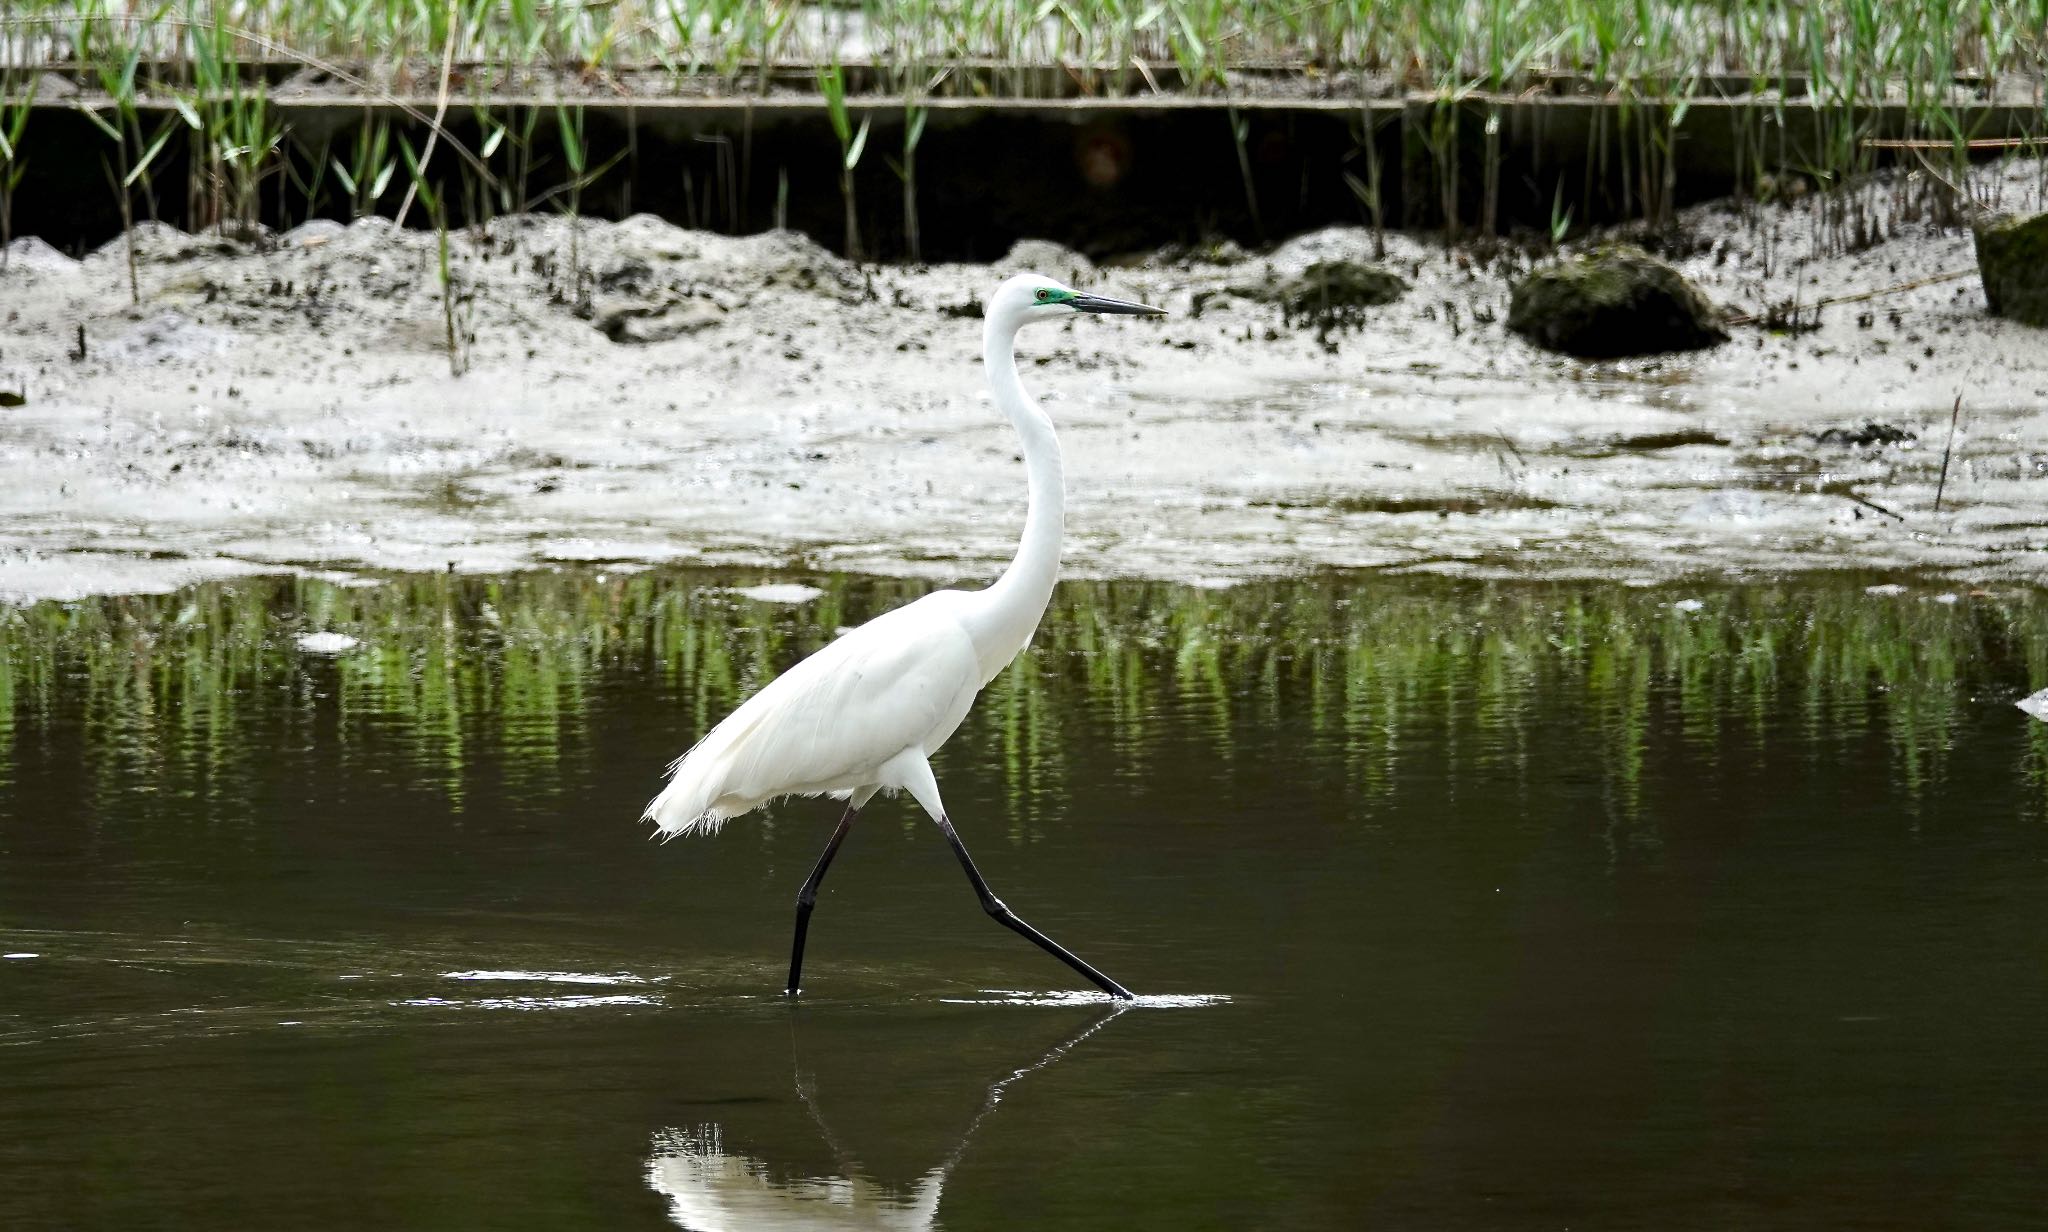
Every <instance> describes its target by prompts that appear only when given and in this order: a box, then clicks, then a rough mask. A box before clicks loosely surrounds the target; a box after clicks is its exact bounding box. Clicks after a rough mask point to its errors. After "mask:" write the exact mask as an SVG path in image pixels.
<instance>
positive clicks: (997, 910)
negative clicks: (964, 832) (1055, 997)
mask: <svg viewBox="0 0 2048 1232" xmlns="http://www.w3.org/2000/svg"><path fill="white" fill-rule="evenodd" d="M939 829H941V830H944V831H945V832H946V841H947V842H949V843H951V844H953V854H954V855H956V856H959V857H960V867H961V868H964V869H966V870H967V880H969V881H971V882H973V883H974V893H975V895H976V896H977V897H979V898H980V899H981V909H982V910H983V911H986V912H988V913H989V914H990V915H992V916H994V917H995V920H996V923H998V924H1000V925H1002V926H1003V927H1004V928H1007V929H1009V930H1010V931H1011V932H1013V933H1018V934H1020V935H1021V936H1023V937H1025V938H1026V939H1028V940H1029V941H1030V942H1031V944H1033V945H1035V946H1037V947H1038V948H1039V949H1041V950H1044V951H1045V952H1046V953H1048V954H1050V955H1052V956H1053V957H1054V958H1057V959H1059V960H1060V961H1061V962H1063V963H1065V964H1067V965H1068V966H1069V967H1072V968H1073V969H1074V970H1076V971H1078V972H1080V973H1081V974H1082V975H1084V976H1086V977H1087V978H1088V982H1089V983H1091V984H1093V985H1095V986H1096V987H1097V988H1100V989H1101V990H1102V991H1104V992H1106V993H1108V994H1109V995H1110V996H1112V997H1117V998H1120V999H1123V1000H1126V1001H1128V1000H1131V999H1132V997H1131V990H1130V989H1128V988H1125V987H1124V986H1123V985H1122V984H1119V983H1117V982H1116V981H1115V980H1113V979H1110V978H1109V977H1108V976H1106V975H1104V974H1102V972H1100V971H1097V970H1096V969H1095V968H1093V967H1091V966H1089V965H1088V964H1087V963H1085V962H1082V961H1081V958H1080V956H1079V955H1077V954H1075V953H1074V952H1073V951H1071V950H1069V949H1067V948H1066V947H1065V946H1063V945H1061V944H1060V943H1059V942H1057V941H1054V940H1053V939H1052V938H1051V937H1048V936H1046V935H1045V934H1044V933H1042V932H1039V931H1038V930H1037V929H1035V928H1033V927H1031V926H1030V925H1029V924H1026V923H1025V922H1024V921H1022V920H1020V919H1018V918H1017V915H1016V913H1015V912H1013V911H1011V910H1010V909H1009V908H1008V907H1006V906H1004V905H1003V900H1002V899H1000V898H997V897H996V896H995V892H994V891H992V890H990V889H989V888H988V882H986V881H983V880H982V879H981V870H980V869H978V868H976V867H974V857H973V856H970V855H968V854H967V844H965V843H963V842H961V841H960V835H959V834H958V833H956V832H955V831H954V829H953V823H952V822H951V821H949V820H947V819H946V818H944V817H941V818H939Z"/></svg>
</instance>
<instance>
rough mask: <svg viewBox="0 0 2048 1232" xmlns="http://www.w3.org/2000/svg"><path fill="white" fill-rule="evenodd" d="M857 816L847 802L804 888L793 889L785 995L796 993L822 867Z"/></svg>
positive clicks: (828, 861) (858, 811)
mask: <svg viewBox="0 0 2048 1232" xmlns="http://www.w3.org/2000/svg"><path fill="white" fill-rule="evenodd" d="M858 816H860V810H859V809H857V808H854V807H852V806H848V808H847V810H846V814H845V815H844V816H842V817H841V818H840V819H839V828H838V829H836V830H834V831H832V841H831V842H828V843H826V844H825V854H824V855H821V856H819V857H818V866H817V867H816V868H814V869H812V870H811V875H810V877H809V878H808V879H807V880H806V881H805V882H804V888H803V889H801V890H798V891H797V892H796V941H795V942H794V943H793V944H792V945H791V946H790V950H789V995H790V996H792V997H794V996H795V995H796V987H797V977H798V976H800V975H802V974H803V971H804V935H805V934H806V933H808V932H810V930H811V909H812V908H813V907H816V906H817V905H818V883H819V882H821V881H823V880H825V870H826V869H828V868H831V867H832V857H833V856H836V855H838V854H839V844H841V843H843V842H845V841H846V832H847V831H848V830H851V829H852V828H853V819H854V818H856V817H858Z"/></svg>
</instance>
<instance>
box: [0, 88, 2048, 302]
mask: <svg viewBox="0 0 2048 1232" xmlns="http://www.w3.org/2000/svg"><path fill="white" fill-rule="evenodd" d="M267 105H268V107H269V108H270V109H271V111H272V112H273V113H274V114H275V115H276V117H277V118H278V120H279V121H280V122H281V123H282V124H283V126H284V129H285V132H286V134H287V135H286V139H285V141H284V149H285V154H284V157H285V158H286V159H287V160H289V164H290V165H289V167H288V168H286V167H276V168H273V169H272V170H271V171H270V173H268V174H267V176H266V178H265V180H264V183H263V185H262V186H261V188H260V189H259V192H258V200H259V205H258V212H259V213H260V215H261V218H262V221H264V222H265V223H266V224H268V225H270V226H272V227H278V228H282V227H288V226H292V225H296V224H297V223H299V222H303V221H305V220H306V219H307V218H309V217H327V218H345V217H347V214H348V209H349V202H348V193H347V192H346V191H345V190H344V189H343V187H342V186H341V184H340V183H339V182H338V179H337V177H336V176H335V175H334V174H333V173H332V171H331V167H332V165H333V162H334V161H335V160H340V161H342V162H346V161H347V160H348V158H349V152H350V151H351V149H352V148H353V147H354V144H355V142H356V139H357V136H358V134H359V133H360V132H362V130H363V129H364V126H365V125H377V124H388V125H389V126H390V132H391V144H390V149H391V150H392V151H393V154H392V157H393V159H395V158H396V153H395V152H396V150H397V149H398V144H399V139H400V138H403V139H405V140H406V141H408V142H410V143H411V145H412V146H413V147H414V148H416V149H418V148H423V147H424V146H425V144H426V139H427V136H428V125H427V124H426V123H424V122H423V120H422V118H420V117H423V116H425V115H426V114H428V113H431V112H432V110H433V106H434V104H433V100H431V99H417V100H414V106H413V113H414V114H413V115H412V116H408V114H407V112H406V110H404V109H401V108H399V107H397V106H395V105H385V104H374V105H367V104H364V103H362V102H360V101H354V100H350V99H347V98H321V99H311V100H291V99H272V100H270V101H269V102H268V104H267ZM577 106H578V108H579V109H580V114H581V117H582V125H583V146H584V149H583V156H582V164H583V166H585V167H586V168H588V169H592V170H596V169H603V171H602V174H600V175H596V176H595V177H594V179H593V180H592V182H590V183H589V184H588V186H587V187H585V188H584V189H583V190H582V192H581V193H580V199H579V200H578V201H577V202H576V208H577V209H578V210H579V211H580V212H582V213H583V214H585V215H588V216H592V217H604V218H622V217H625V216H627V215H629V214H633V213H636V212H646V213H653V214H657V215H660V216H661V217H663V218H665V219H667V220H669V221H671V222H674V223H677V224H680V225H684V226H689V227H693V228H703V229H708V230H716V231H723V232H729V233H752V232H758V231H762V230H766V229H768V228H770V227H774V226H777V225H780V226H785V227H788V228H790V229H793V230H797V231H800V232H803V233H805V234H807V235H810V236H812V237H813V238H815V239H817V240H819V241H820V242H822V243H824V244H827V245H828V246H830V247H832V248H833V249H835V250H836V251H841V252H844V251H845V250H846V247H847V245H846V234H845V205H844V202H843V198H842V195H841V189H840V178H839V167H840V162H841V151H840V147H839V145H838V142H837V139H836V138H835V136H834V134H833V131H832V126H831V124H830V123H829V122H828V117H827V114H826V111H825V108H824V106H823V104H822V103H820V102H819V101H818V100H817V99H815V98H802V97H783V98H765V99H667V100H634V101H621V102H616V103H581V104H578V105H577ZM1672 106H1680V104H1673V105H1672ZM1682 107H1683V112H1682V119H1681V120H1680V122H1679V123H1678V124H1677V125H1676V127H1675V132H1674V134H1673V135H1671V136H1670V137H1668V138H1666V137H1665V135H1664V134H1663V132H1662V129H1663V127H1664V118H1665V116H1666V115H1667V114H1669V112H1668V111H1667V109H1666V105H1662V104H1658V105H1643V104H1627V105H1621V104H1613V103H1609V102H1606V101H1604V100H1601V99H1597V98H1556V97H1543V96H1531V97H1516V98H1498V97H1484V96H1478V97H1474V98H1472V99H1470V100H1468V101H1466V102H1465V103H1463V104H1460V105H1457V106H1455V107H1448V108H1447V107H1443V106H1441V105H1439V104H1437V103H1435V102H1433V101H1431V100H1427V99H1421V100H1418V99H1415V98H1410V99H1406V100H1401V99H1390V100H1372V101H1367V102H1359V101H1334V100H1287V101H1271V100H1226V99H1189V98H1152V99H1126V100H1116V101H1095V100H1078V99H1046V100H1008V101H983V100H957V99H939V100H933V101H932V102H931V104H930V110H929V118H928V120H927V122H926V124H925V126H924V128H923V131H922V139H921V142H920V144H919V145H918V147H917V151H916V167H917V173H916V201H917V209H918V222H919V229H920V232H921V234H922V250H921V251H922V256H923V258H924V259H926V260H962V261H991V260H994V259H996V258H998V257H1000V256H1001V255H1002V254H1003V253H1004V252H1005V251H1007V250H1008V248H1009V247H1010V245H1012V244H1013V243H1014V242H1016V241H1017V240H1019V239H1024V238H1042V239H1051V240H1056V241H1058V242H1061V243H1064V244H1067V245H1069V246H1071V247H1073V248H1076V249H1078V250H1080V251H1082V252H1084V253H1087V254H1089V255H1090V256H1094V257H1105V256H1114V255H1116V254H1120V253H1127V252H1134V251H1139V250H1149V249H1155V248H1158V247H1160V246H1163V245H1168V244H1177V243H1197V242H1206V241H1213V240H1217V239H1231V240H1235V241H1237V242H1240V243H1243V244H1247V245H1255V244H1262V243H1268V242H1274V241H1278V240H1280V239H1284V238H1287V237H1288V236H1291V235H1296V234H1300V233H1302V232H1305V231H1309V230H1313V229H1315V228H1317V227H1322V226H1327V225H1332V224H1354V225H1355V224H1369V223H1372V222H1373V221H1374V216H1373V210H1372V209H1371V208H1370V205H1369V201H1370V199H1371V196H1372V194H1373V187H1374V185H1375V184H1376V185H1377V191H1378V200H1379V203H1380V210H1379V216H1380V221H1382V222H1383V223H1384V225H1386V226H1388V227H1405V228H1421V227H1441V226H1443V225H1444V223H1445V220H1446V219H1447V218H1448V217H1449V216H1450V215H1451V213H1452V208H1453V207H1455V213H1456V216H1457V220H1458V229H1459V230H1460V231H1461V232H1462V233H1463V234H1466V235H1472V234H1476V233H1479V232H1481V231H1483V230H1484V229H1485V224H1486V223H1487V222H1488V221H1491V223H1492V226H1493V228H1494V229H1495V230H1497V231H1499V232H1503V233H1506V232H1512V231H1516V230H1523V231H1534V232H1536V233H1538V234H1541V235H1549V234H1551V233H1552V232H1553V230H1555V229H1556V228H1557V227H1558V226H1560V225H1561V224H1563V223H1565V222H1567V221H1568V222H1569V224H1570V226H1572V227H1574V228H1583V227H1585V226H1587V225H1589V224H1597V223H1607V222H1617V221H1624V220H1628V219H1631V218H1636V217H1640V216H1642V215H1643V214H1644V213H1645V206H1646V196H1647V197H1648V198H1651V199H1653V201H1652V203H1651V204H1652V206H1653V208H1652V210H1651V212H1652V213H1654V212H1656V209H1657V208H1665V209H1668V208H1676V207H1679V206H1683V205H1686V204H1689V203H1693V202H1698V201H1702V200H1709V199H1714V198H1717V197H1722V196H1728V195H1733V194H1737V193H1741V192H1747V191H1749V190H1751V189H1753V188H1755V187H1756V181H1757V180H1758V178H1759V177H1760V176H1769V177H1778V178H1781V179H1782V178H1783V177H1785V176H1787V175H1790V176H1794V177H1803V176H1805V175H1807V174H1808V173H1809V172H1811V171H1812V170H1813V169H1815V168H1822V167H1826V166H1827V165H1828V162H1829V158H1830V155H1829V153H1828V150H1829V149H1830V148H1835V149H1838V148H1839V147H1840V141H1841V138H1842V136H1843V134H1844V133H1848V134H1852V135H1853V136H1854V138H1855V140H1856V141H1862V140H1867V139H1871V138H1880V137H1896V136H1904V135H1909V134H1911V133H1913V132H1915V131H1916V130H1915V128H1914V117H1913V116H1912V115H1911V114H1910V113H1909V111H1908V110H1907V109H1906V108H1905V107H1904V106H1896V107H1894V106H1876V107H1859V108H1855V109H1853V110H1851V111H1842V110H1839V109H1827V108H1817V107H1813V106H1809V105H1806V104H1804V103H1800V102H1792V103H1777V102H1768V103H1767V102H1760V101H1755V100H1752V99H1747V98H1732V99H1731V98H1700V99H1694V100H1691V101H1688V102H1685V103H1683V104H1682ZM850 108H851V111H852V114H853V119H854V122H855V123H856V124H859V123H861V122H863V121H866V122H868V123H869V125H870V130H869V134H868V139H867V142H866V146H865V150H864V153H863V156H862V158H861V159H860V161H859V163H858V166H857V167H856V169H855V172H854V176H853V179H854V184H855V189H856V193H855V195H856V198H857V200H858V202H859V208H858V218H859V232H860V237H861V245H862V248H863V252H864V255H866V256H868V257H870V258H876V257H879V258H881V259H885V260H902V259H905V258H907V256H908V255H909V245H908V243H907V241H906V238H905V233H906V227H905V209H904V197H905V192H904V184H903V181H902V180H901V179H900V178H899V175H898V172H897V170H896V168H897V166H899V165H900V164H901V162H902V155H903V144H904V134H905V126H906V118H905V112H904V110H903V107H902V105H901V104H900V103H899V102H896V101H894V100H891V101H886V102H868V101H858V100H855V101H852V102H851V103H850ZM143 112H144V126H145V127H146V128H147V129H148V130H149V131H150V132H155V131H157V128H158V125H159V124H160V123H161V122H162V121H163V120H164V119H165V118H167V117H168V116H169V115H170V114H171V113H170V111H169V109H168V107H167V106H164V105H160V104H154V103H152V104H145V105H144V108H143ZM489 115H490V117H491V119H490V121H489V122H490V123H491V124H493V125H495V124H500V123H502V124H505V125H506V126H507V127H508V128H509V129H510V130H511V131H513V132H515V133H520V134H525V137H524V149H523V150H517V151H515V150H513V149H512V148H511V147H513V146H515V145H518V144H520V143H519V142H518V141H504V142H502V143H500V145H499V146H498V148H497V149H496V150H495V151H494V153H493V156H492V157H491V159H489V160H487V166H488V168H489V170H490V174H491V175H492V177H494V178H495V179H496V181H497V182H498V185H499V187H492V186H490V185H487V184H486V183H485V182H483V181H482V180H481V179H480V177H479V176H478V175H477V173H475V172H474V171H473V170H472V169H470V168H468V167H466V166H465V165H464V163H463V162H462V160H461V159H460V158H459V157H458V155H457V154H456V153H454V152H453V151H451V149H450V147H449V145H448V144H447V143H445V142H444V143H442V145H441V147H440V149H439V150H438V151H437V152H436V153H435V154H434V155H433V157H432V158H431V160H430V161H429V164H428V176H429V178H430V179H432V180H434V181H435V182H437V183H438V184H439V186H440V191H441V195H442V196H443V198H444V199H445V200H446V201H447V203H448V209H449V213H450V218H451V221H453V222H468V221H474V220H476V219H478V218H480V217H485V216H491V215H496V214H500V213H507V212H518V211H520V210H522V209H533V208H545V209H562V208H566V207H567V205H568V203H569V198H568V194H567V192H566V191H565V188H564V186H565V184H566V182H567V181H568V180H569V179H570V178H571V175H570V172H569V165H570V161H571V160H570V159H568V158H567V157H566V156H565V151H564V137H563V127H564V126H563V124H562V123H561V120H560V116H559V114H558V109H557V107H556V106H555V105H554V104H553V103H549V102H543V101H539V100H534V99H526V98H512V97H507V98H493V99H491V100H489ZM1963 121H1964V126H1965V131H1968V132H1970V133H1971V134H1972V136H1973V137H1974V138H1977V139H1980V140H1983V139H2001V138H2013V139H2019V138H2029V137H2033V136H2035V135H2037V133H2038V130H2039V129H2040V128H2041V126H2042V122H2043V121H2042V116H2041V113H2040V111H2039V109H2038V108H2031V107H2019V106H2003V105H1984V106H1980V107H1978V108H1976V109H1975V110H1974V111H1972V112H1971V113H1970V114H1968V115H1966V116H1964V117H1963ZM173 128H174V130H175V131H174V135H173V137H172V138H171V139H170V141H169V143H168V144H167V146H166V147H165V150H164V152H163V154H162V155H161V157H160V158H159V160H158V161H157V163H156V164H155V165H154V167H153V169H152V176H151V193H150V194H147V195H153V197H154V201H155V205H154V213H155V215H156V216H157V217H159V218H161V219H162V220H163V221H166V222H169V223H172V224H174V225H177V226H180V227H182V228H185V229H188V230H194V229H198V228H199V227H202V226H205V225H207V224H208V223H209V222H210V221H211V220H210V218H209V217H208V213H209V210H210V209H211V208H212V207H211V205H210V203H209V201H208V194H207V193H206V192H205V191H204V190H203V189H201V188H200V187H199V182H198V179H196V178H195V166H194V163H193V154H194V151H193V149H192V148H191V147H190V145H189V144H188V143H187V142H186V141H185V140H184V138H183V130H182V127H181V126H175V125H174V126H173ZM1489 129H1491V130H1492V131H1491V133H1489ZM446 131H447V132H448V133H449V135H450V136H451V137H452V138H453V139H454V141H455V142H458V143H460V145H461V146H463V147H465V148H467V149H470V150H480V149H482V148H484V147H485V145H486V139H485V136H484V134H485V132H486V131H487V129H486V127H485V121H484V120H482V119H480V118H479V113H478V110H477V108H476V104H475V103H474V102H473V101H471V100H457V101H456V102H454V103H453V104H452V105H451V107H450V109H449V112H448V118H447V121H446ZM1659 142H1662V143H1663V144H1662V145H1659V144H1658V143H1659ZM22 144H23V146H24V152H25V162H26V167H27V173H26V178H25V179H24V181H23V182H22V184H21V186H20V188H19V190H18V191H17V194H16V205H15V208H14V230H15V233H16V234H19V235H36V236H40V237H42V238H43V239H45V240H47V241H49V242H50V243H52V244H54V245H56V246H57V247H59V248H62V249H66V250H68V251H80V250H83V249H86V248H91V247H96V246H98V245H99V244H102V243H104V242H106V241H107V240H109V239H112V238H114V237H115V236H116V235H118V234H119V232H120V227H121V217H120V210H119V205H118V197H117V195H116V194H115V193H114V192H113V191H112V190H111V188H110V185H109V174H108V171H107V170H106V168H105V167H103V166H102V159H101V157H100V154H101V148H102V147H103V146H105V145H107V144H108V143H107V141H106V139H105V138H104V137H103V136H102V135H101V134H100V133H99V132H98V130H97V129H96V128H95V127H94V126H93V124H92V122H91V121H90V120H89V119H88V118H87V117H86V116H84V115H82V114H80V113H79V111H78V110H77V107H76V105H75V104H73V103H65V104H61V105H60V104H55V103H52V104H50V105H47V106H40V107H38V108H37V110H36V114H35V116H34V118H33V120H32V122H31V123H30V124H29V126H28V131H27V134H26V137H25V140H24V141H23V143H22ZM1660 149H1662V150H1668V151H1669V153H1668V154H1659V153H1658V152H1657V151H1658V150H1660ZM1994 152H1995V151H1994ZM1935 157H1936V158H1937V160H1938V161H1939V160H1944V159H1947V158H1948V157H1949V152H1948V151H1936V152H1935ZM1646 158H1647V159H1648V160H1649V162H1648V164H1646V162H1645V159H1646ZM1659 158H1663V159H1666V160H1667V161H1668V167H1666V166H1665V165H1664V164H1663V163H1659V162H1658V161H1657V160H1658V159H1659ZM1901 161H1905V162H1908V163H1912V162H1913V159H1912V158H1911V156H1910V155H1906V154H1901V153H1900V152H1898V151H1896V150H1866V151H1865V152H1864V153H1863V154H1861V155H1859V156H1858V164H1857V166H1858V168H1859V169H1871V168H1876V167H1882V166H1886V165H1893V164H1897V163H1899V162H1901ZM515 167H517V168H523V171H522V170H515ZM199 170H200V171H201V172H202V173H203V168H201V169H199ZM515 178H516V180H517V182H516V183H515V182H514V181H515ZM392 179H393V182H392V183H391V184H390V185H389V187H388V188H387V190H386V191H385V193H384V194H383V196H382V198H381V200H380V201H379V202H378V208H379V209H380V210H382V211H383V212H385V213H387V214H388V213H392V212H395V210H396V209H397V206H398V202H399V200H400V199H401V198H402V197H403V196H404V195H405V193H404V187H405V181H406V170H405V168H404V166H403V165H399V166H397V168H396V173H395V175H394V176H393V177H392ZM144 196H145V194H144V193H142V192H141V191H140V190H138V192H137V202H136V207H135V209H136V215H137V217H138V218H139V217H146V216H148V214H149V213H150V207H149V206H148V205H147V204H146V202H145V201H144V200H143V198H144ZM408 221H409V222H410V223H411V224H412V225H416V226H418V225H426V223H427V214H426V211H424V210H422V209H417V208H416V209H414V211H413V212H412V213H411V215H410V217H409V220H408Z"/></svg>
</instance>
